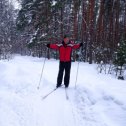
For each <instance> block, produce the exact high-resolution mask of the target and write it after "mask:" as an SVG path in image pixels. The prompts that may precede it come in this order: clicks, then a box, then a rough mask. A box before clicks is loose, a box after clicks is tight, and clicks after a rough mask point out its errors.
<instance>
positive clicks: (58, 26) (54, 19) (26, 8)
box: [0, 0, 126, 64]
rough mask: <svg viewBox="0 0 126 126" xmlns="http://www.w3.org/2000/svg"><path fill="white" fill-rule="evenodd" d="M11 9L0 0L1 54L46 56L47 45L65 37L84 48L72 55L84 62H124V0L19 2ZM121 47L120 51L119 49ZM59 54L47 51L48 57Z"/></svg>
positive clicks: (25, 0) (125, 40)
mask: <svg viewBox="0 0 126 126" xmlns="http://www.w3.org/2000/svg"><path fill="white" fill-rule="evenodd" d="M18 1H19V2H20V4H21V9H20V10H18V11H17V10H14V8H13V5H12V4H11V3H8V0H1V2H0V6H1V8H0V13H1V15H2V16H1V17H0V20H1V25H0V36H1V37H0V46H1V49H0V53H1V54H3V52H4V51H5V50H7V51H5V52H9V51H11V52H19V53H22V54H29V55H33V56H39V57H41V56H45V55H46V54H47V53H46V52H47V50H46V46H45V45H46V43H60V42H61V41H62V38H63V36H64V34H69V35H70V36H71V41H73V42H75V43H79V42H83V48H82V49H81V50H79V52H74V53H73V57H74V60H76V59H77V55H79V56H80V57H81V59H80V60H82V61H84V62H89V63H90V64H91V63H92V62H95V63H100V62H101V61H102V62H103V63H110V62H112V63H116V64H122V63H120V62H119V61H120V60H121V61H123V64H124V63H126V55H125V54H126V53H125V52H126V51H125V45H126V0H18ZM122 48H123V49H122ZM49 56H50V57H55V58H57V57H58V52H54V51H51V52H50V51H48V57H49Z"/></svg>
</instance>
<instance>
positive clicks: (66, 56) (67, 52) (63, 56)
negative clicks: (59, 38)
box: [50, 42, 80, 62]
mask: <svg viewBox="0 0 126 126" xmlns="http://www.w3.org/2000/svg"><path fill="white" fill-rule="evenodd" d="M50 48H51V49H56V50H59V54H60V61H63V62H69V61H71V53H72V49H78V48H80V44H72V43H68V44H65V43H64V42H62V44H50Z"/></svg>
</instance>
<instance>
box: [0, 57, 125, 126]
mask: <svg viewBox="0 0 126 126" xmlns="http://www.w3.org/2000/svg"><path fill="white" fill-rule="evenodd" d="M43 61H44V59H43V58H40V59H39V58H33V57H28V56H15V57H14V59H13V60H10V61H5V60H4V61H0V126H126V81H121V80H117V79H115V78H114V77H112V76H110V75H104V74H98V73H97V70H96V65H89V64H88V63H80V65H79V74H78V81H77V86H76V89H75V80H76V71H77V65H78V63H77V62H75V63H72V68H71V81H70V87H69V88H68V96H69V100H67V99H66V96H65V90H64V88H63V87H61V88H59V89H57V90H56V91H55V92H53V93H52V94H51V95H49V96H48V97H47V98H46V99H44V100H43V99H42V97H43V96H45V95H46V94H48V93H49V92H50V91H51V90H53V89H54V88H55V86H56V79H57V74H58V67H59V65H58V64H59V62H58V61H56V60H53V59H51V60H46V64H45V69H44V73H43V78H42V80H41V85H40V89H39V90H38V89H37V87H38V84H39V79H40V76H41V70H42V65H43Z"/></svg>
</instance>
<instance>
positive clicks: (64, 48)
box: [47, 35, 83, 88]
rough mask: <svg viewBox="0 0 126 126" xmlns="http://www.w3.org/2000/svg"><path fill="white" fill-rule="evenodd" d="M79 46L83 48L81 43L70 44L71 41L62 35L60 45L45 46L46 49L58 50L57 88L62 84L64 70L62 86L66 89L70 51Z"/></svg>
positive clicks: (69, 67) (68, 76) (69, 66)
mask: <svg viewBox="0 0 126 126" xmlns="http://www.w3.org/2000/svg"><path fill="white" fill-rule="evenodd" d="M81 46H83V43H80V44H72V43H71V41H70V40H69V36H68V35H64V39H63V41H62V43H61V44H47V47H48V48H51V49H56V50H59V55H60V63H59V73H58V77H57V85H56V87H57V88H58V87H60V86H61V84H62V78H63V73H64V70H65V76H64V85H65V88H68V86H69V80H70V69H71V53H72V49H79V48H80V47H81Z"/></svg>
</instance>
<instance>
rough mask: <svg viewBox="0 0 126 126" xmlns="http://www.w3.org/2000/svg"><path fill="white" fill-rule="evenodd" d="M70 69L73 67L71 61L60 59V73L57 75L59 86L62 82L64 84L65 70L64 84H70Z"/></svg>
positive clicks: (66, 85)
mask: <svg viewBox="0 0 126 126" xmlns="http://www.w3.org/2000/svg"><path fill="white" fill-rule="evenodd" d="M70 69H71V61H70V62H62V61H60V64H59V73H58V77H57V87H59V86H61V84H62V79H63V74H64V71H65V75H64V85H65V87H68V86H69V81H70Z"/></svg>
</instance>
